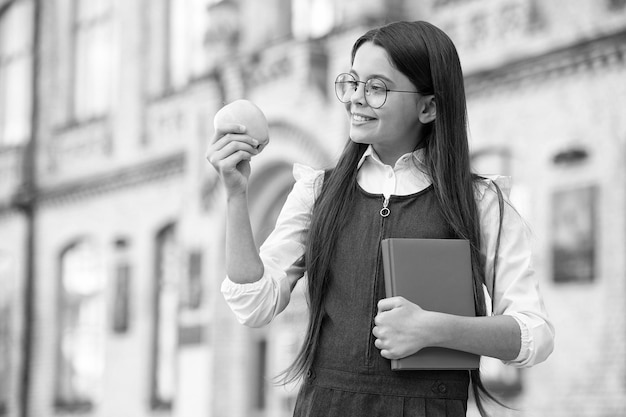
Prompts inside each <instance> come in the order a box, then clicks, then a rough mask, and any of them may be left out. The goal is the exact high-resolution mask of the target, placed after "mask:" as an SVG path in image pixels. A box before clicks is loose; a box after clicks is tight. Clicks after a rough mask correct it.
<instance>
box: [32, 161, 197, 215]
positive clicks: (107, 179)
mask: <svg viewBox="0 0 626 417" xmlns="http://www.w3.org/2000/svg"><path fill="white" fill-rule="evenodd" d="M184 169H185V154H184V153H182V152H180V153H177V154H174V155H169V156H167V157H163V158H160V159H155V160H152V161H149V162H145V163H142V164H137V165H134V166H132V167H128V168H121V169H119V170H117V171H115V172H111V173H109V174H103V175H99V176H94V177H91V178H81V179H80V180H76V181H73V182H69V183H65V184H61V185H57V186H51V187H49V188H43V189H41V190H39V193H38V198H37V199H38V202H39V203H40V204H41V205H50V204H64V203H68V202H73V201H76V200H80V199H84V198H88V197H93V196H98V195H102V194H106V193H110V192H112V191H116V190H119V189H123V188H129V187H134V186H138V185H143V184H146V183H149V182H154V181H159V180H163V179H165V178H168V177H173V176H177V175H180V174H182V173H183V172H184Z"/></svg>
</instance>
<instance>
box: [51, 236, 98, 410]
mask: <svg viewBox="0 0 626 417" xmlns="http://www.w3.org/2000/svg"><path fill="white" fill-rule="evenodd" d="M60 264H61V265H60V272H61V280H60V281H61V282H60V284H61V285H60V288H59V327H58V339H57V340H58V345H57V354H58V361H57V366H58V369H57V373H56V378H57V381H56V384H55V386H56V401H55V402H56V406H57V408H62V409H70V410H89V409H91V408H93V406H94V405H95V403H96V402H97V401H98V399H99V396H100V390H101V388H102V377H103V370H104V342H105V332H106V328H105V314H106V299H105V291H104V290H105V280H104V275H103V273H102V268H101V267H100V265H99V263H98V260H97V257H96V252H95V250H94V249H93V247H92V245H91V244H90V243H89V242H87V241H81V242H78V243H76V244H74V245H72V246H70V247H69V248H68V249H67V250H65V252H63V253H62V255H61V259H60Z"/></svg>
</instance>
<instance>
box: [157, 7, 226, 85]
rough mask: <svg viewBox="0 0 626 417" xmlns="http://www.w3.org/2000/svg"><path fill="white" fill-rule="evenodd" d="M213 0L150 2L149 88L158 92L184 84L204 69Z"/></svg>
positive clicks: (205, 69) (207, 58)
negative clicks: (210, 8)
mask: <svg viewBox="0 0 626 417" xmlns="http://www.w3.org/2000/svg"><path fill="white" fill-rule="evenodd" d="M213 3H216V1H215V0H159V1H156V2H154V5H152V4H151V6H152V7H151V8H150V9H151V10H149V11H148V13H150V15H149V19H150V22H149V23H150V25H149V26H150V36H149V38H150V41H151V42H152V43H151V46H150V54H149V55H150V58H149V60H150V62H149V66H150V67H151V68H154V69H155V70H154V71H151V72H150V73H149V74H147V76H148V77H149V78H148V91H149V93H150V95H151V96H158V95H163V94H165V93H168V92H170V91H175V90H179V89H181V88H183V87H184V86H186V85H187V84H188V83H189V82H190V81H192V80H193V79H195V78H199V77H201V76H202V75H204V73H205V72H206V71H207V67H208V62H209V56H208V55H207V54H208V51H207V50H206V46H205V43H206V39H205V38H206V36H207V33H208V28H209V23H208V21H209V7H210V5H211V4H213Z"/></svg>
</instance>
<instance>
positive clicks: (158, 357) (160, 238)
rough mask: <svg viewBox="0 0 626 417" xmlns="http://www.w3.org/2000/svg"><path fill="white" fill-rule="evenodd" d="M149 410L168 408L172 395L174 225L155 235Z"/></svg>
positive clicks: (176, 270)
mask: <svg viewBox="0 0 626 417" xmlns="http://www.w3.org/2000/svg"><path fill="white" fill-rule="evenodd" d="M155 273H156V276H155V283H154V285H155V292H154V294H155V296H154V306H155V313H154V320H155V322H154V333H153V334H154V336H153V337H154V340H153V343H152V346H153V349H154V350H153V359H152V361H153V364H152V365H153V366H152V369H153V377H152V395H151V398H152V408H154V409H171V407H172V403H173V400H174V392H175V387H176V386H175V383H176V380H175V377H176V354H177V343H178V340H177V331H178V285H179V264H178V250H177V246H176V240H175V228H174V225H169V226H167V227H165V228H163V229H162V230H161V231H160V232H159V233H158V234H157V236H156V271H155Z"/></svg>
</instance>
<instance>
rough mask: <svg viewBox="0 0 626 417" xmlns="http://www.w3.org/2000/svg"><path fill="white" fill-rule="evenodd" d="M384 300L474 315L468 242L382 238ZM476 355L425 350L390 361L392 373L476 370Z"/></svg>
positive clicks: (444, 350) (478, 360)
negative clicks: (408, 302) (403, 300)
mask: <svg viewBox="0 0 626 417" xmlns="http://www.w3.org/2000/svg"><path fill="white" fill-rule="evenodd" d="M381 246H382V258H383V272H384V279H385V291H386V295H387V297H395V296H402V297H404V298H406V299H407V300H409V301H411V302H413V303H415V304H417V305H419V306H420V307H421V308H423V309H424V310H429V311H437V312H441V313H448V314H455V315H460V316H476V309H475V307H474V284H473V281H472V266H471V254H470V247H469V242H468V241H467V240H464V239H407V238H390V239H383V241H382V243H381ZM479 362H480V356H478V355H474V354H471V353H467V352H462V351H458V350H453V349H446V348H439V347H427V348H424V349H422V350H420V351H418V352H417V353H415V354H413V355H411V356H408V357H406V358H402V359H396V360H392V361H391V369H393V370H413V369H477V368H478V365H479Z"/></svg>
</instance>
